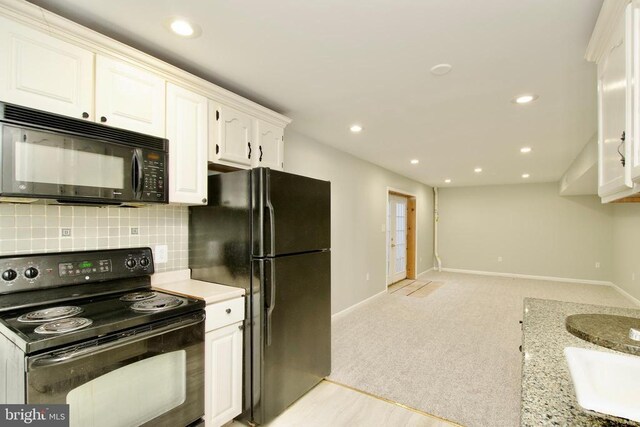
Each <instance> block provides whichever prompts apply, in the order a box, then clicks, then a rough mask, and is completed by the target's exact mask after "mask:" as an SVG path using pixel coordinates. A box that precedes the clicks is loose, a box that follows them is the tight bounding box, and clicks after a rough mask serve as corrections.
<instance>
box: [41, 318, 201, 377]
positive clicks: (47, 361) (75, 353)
mask: <svg viewBox="0 0 640 427" xmlns="http://www.w3.org/2000/svg"><path fill="white" fill-rule="evenodd" d="M204 317H205V315H204V313H202V314H199V315H196V316H189V318H187V319H183V320H181V321H178V322H175V323H170V324H168V325H164V326H161V327H159V328H157V329H151V330H145V331H143V332H136V330H135V329H134V330H133V331H129V332H126V333H123V334H121V335H119V336H120V338H115V339H114V340H113V341H110V342H107V343H104V344H100V345H96V346H88V347H79V348H78V347H76V348H75V349H73V350H69V351H65V352H64V353H57V354H54V355H43V356H36V357H34V358H33V359H31V361H30V363H29V368H38V367H45V366H51V365H55V364H60V363H65V362H68V361H70V360H73V359H76V358H79V357H82V356H86V355H89V354H91V355H93V354H96V353H101V352H103V351H106V350H110V349H113V348H117V347H122V346H124V345H127V344H133V343H135V342H137V341H144V340H146V339H149V338H152V337H154V336H157V335H162V334H163V333H165V332H167V331H169V330H177V329H183V328H186V327H189V326H192V325H195V324H197V323H199V322H202V321H203V320H204Z"/></svg>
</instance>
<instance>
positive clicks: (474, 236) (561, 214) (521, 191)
mask: <svg viewBox="0 0 640 427" xmlns="http://www.w3.org/2000/svg"><path fill="white" fill-rule="evenodd" d="M439 212H440V223H439V236H440V239H439V240H440V243H439V254H440V257H441V259H442V263H443V267H445V268H447V267H448V268H456V269H466V270H479V271H490V272H501V273H516V274H528V275H536V276H551V277H563V278H572V279H587V280H601V281H611V280H612V276H613V274H612V273H613V266H612V262H613V256H612V250H611V247H612V235H613V229H614V227H613V207H612V206H609V205H602V204H601V203H600V199H599V198H598V197H597V196H572V197H561V196H559V195H558V184H557V183H548V184H522V185H501V186H483V187H461V188H443V189H440V198H439ZM639 212H640V211H639ZM637 234H638V236H639V237H640V226H638V230H637ZM499 256H501V257H502V259H503V260H502V262H498V257H499ZM596 262H600V268H595V263H596ZM638 272H639V273H640V268H639V269H638ZM638 280H640V277H639V278H638Z"/></svg>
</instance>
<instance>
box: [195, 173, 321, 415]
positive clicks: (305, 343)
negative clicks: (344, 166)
mask: <svg viewBox="0 0 640 427" xmlns="http://www.w3.org/2000/svg"><path fill="white" fill-rule="evenodd" d="M208 179H209V182H208V184H209V187H208V204H207V206H198V207H191V208H189V215H190V217H189V267H190V268H191V277H192V278H193V279H197V280H203V281H207V282H215V283H220V284H223V285H228V286H238V287H242V288H244V289H245V290H246V298H245V303H246V304H245V308H246V316H245V324H244V327H245V329H244V332H245V333H244V369H243V382H244V384H243V388H244V398H243V418H245V419H248V420H250V421H252V422H254V423H258V424H263V423H267V422H269V421H270V420H272V419H273V418H275V417H276V416H277V415H279V414H280V413H281V412H282V411H284V410H285V409H286V408H287V407H288V406H289V405H291V404H292V403H293V402H295V401H296V400H297V399H298V398H300V397H301V396H302V395H303V394H304V393H306V392H307V391H309V390H310V389H311V388H313V387H314V386H315V385H316V384H317V383H318V382H320V381H321V380H322V379H323V378H324V377H326V376H328V375H329V373H330V371H331V256H330V255H331V254H330V247H331V184H330V183H329V182H328V181H321V180H317V179H312V178H307V177H303V176H298V175H293V174H290V173H285V172H279V171H274V170H271V169H268V168H256V169H251V170H243V171H237V172H229V173H223V174H218V175H211V176H209V178H208Z"/></svg>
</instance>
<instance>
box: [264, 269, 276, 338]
mask: <svg viewBox="0 0 640 427" xmlns="http://www.w3.org/2000/svg"><path fill="white" fill-rule="evenodd" d="M265 265H268V266H269V279H268V280H269V282H270V283H269V306H268V307H267V320H266V327H267V328H266V334H267V336H266V341H267V347H269V346H271V315H272V314H273V308H274V307H275V305H276V277H275V276H276V274H275V266H274V265H273V263H272V262H269V261H267V262H266V263H265Z"/></svg>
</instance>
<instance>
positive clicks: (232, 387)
mask: <svg viewBox="0 0 640 427" xmlns="http://www.w3.org/2000/svg"><path fill="white" fill-rule="evenodd" d="M206 311H207V321H206V326H205V381H204V385H205V392H204V398H205V409H204V411H205V414H204V417H205V425H206V427H218V426H221V425H223V424H225V423H227V422H229V421H231V420H232V419H233V418H234V417H236V416H237V415H239V414H240V412H242V335H243V333H242V324H243V323H242V321H243V319H244V299H243V298H236V299H233V300H229V301H224V302H221V303H217V304H211V305H208V306H207V308H206ZM221 325H223V326H221Z"/></svg>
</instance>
